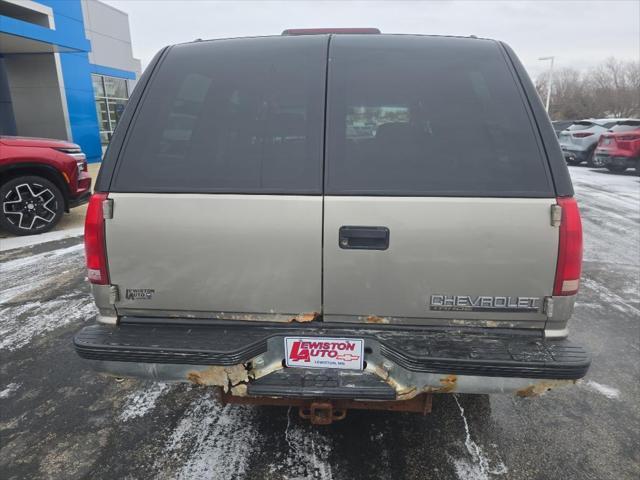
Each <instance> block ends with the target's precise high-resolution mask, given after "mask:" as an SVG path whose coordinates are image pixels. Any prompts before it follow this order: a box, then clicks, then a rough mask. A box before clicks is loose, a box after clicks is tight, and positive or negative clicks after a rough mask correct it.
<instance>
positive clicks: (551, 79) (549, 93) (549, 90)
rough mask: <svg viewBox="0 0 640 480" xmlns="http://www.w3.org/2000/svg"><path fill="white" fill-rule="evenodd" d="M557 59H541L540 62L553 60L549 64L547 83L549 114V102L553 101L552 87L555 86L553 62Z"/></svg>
mask: <svg viewBox="0 0 640 480" xmlns="http://www.w3.org/2000/svg"><path fill="white" fill-rule="evenodd" d="M555 58H556V57H540V58H539V59H538V60H551V63H550V64H549V80H548V81H547V102H546V104H545V108H546V109H547V114H549V102H550V101H551V85H552V84H553V61H554V59H555Z"/></svg>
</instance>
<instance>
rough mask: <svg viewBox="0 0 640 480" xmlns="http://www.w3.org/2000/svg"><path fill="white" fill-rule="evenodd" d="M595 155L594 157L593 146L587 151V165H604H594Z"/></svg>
mask: <svg viewBox="0 0 640 480" xmlns="http://www.w3.org/2000/svg"><path fill="white" fill-rule="evenodd" d="M595 157H596V149H595V148H594V149H593V150H591V151H590V152H589V153H587V167H590V168H602V167H604V165H596V164H595Z"/></svg>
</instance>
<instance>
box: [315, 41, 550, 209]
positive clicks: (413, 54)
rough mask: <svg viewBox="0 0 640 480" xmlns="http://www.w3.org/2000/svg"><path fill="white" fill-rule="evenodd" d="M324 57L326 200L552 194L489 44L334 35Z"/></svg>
mask: <svg viewBox="0 0 640 480" xmlns="http://www.w3.org/2000/svg"><path fill="white" fill-rule="evenodd" d="M330 57H331V60H330V67H329V71H330V73H329V110H328V127H327V128H328V143H327V185H326V192H327V193H329V194H364V195H366V194H371V195H376V194H378V195H379V194H382V195H384V194H389V195H466V196H503V195H506V196H508V195H525V196H526V195H531V196H552V195H553V191H552V188H551V186H550V182H549V178H548V175H547V170H546V167H545V164H544V160H543V157H542V155H541V152H540V149H539V147H538V141H537V137H536V135H535V133H534V130H533V126H532V122H531V120H530V119H529V117H528V113H527V110H526V109H525V106H524V101H523V99H522V97H521V93H520V91H519V87H518V85H517V84H516V81H515V80H514V77H513V76H512V74H511V72H510V70H509V68H508V66H507V64H506V61H505V58H504V56H503V54H502V52H501V51H500V49H499V46H498V45H497V44H496V43H494V42H490V41H483V40H466V39H451V38H433V37H431V38H428V37H413V36H369V37H364V36H348V37H347V36H337V37H334V38H333V39H332V40H331V47H330Z"/></svg>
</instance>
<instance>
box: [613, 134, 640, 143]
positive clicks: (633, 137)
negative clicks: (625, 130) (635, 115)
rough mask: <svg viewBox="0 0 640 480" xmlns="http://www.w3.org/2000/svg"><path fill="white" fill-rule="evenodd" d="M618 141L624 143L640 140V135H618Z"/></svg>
mask: <svg viewBox="0 0 640 480" xmlns="http://www.w3.org/2000/svg"><path fill="white" fill-rule="evenodd" d="M618 139H619V140H624V141H625V142H629V141H633V140H640V135H620V136H619V137H618Z"/></svg>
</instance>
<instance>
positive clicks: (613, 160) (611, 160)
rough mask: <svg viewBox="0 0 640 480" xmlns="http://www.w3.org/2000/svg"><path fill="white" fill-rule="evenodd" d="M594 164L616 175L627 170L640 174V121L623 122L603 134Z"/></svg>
mask: <svg viewBox="0 0 640 480" xmlns="http://www.w3.org/2000/svg"><path fill="white" fill-rule="evenodd" d="M593 163H594V164H595V166H597V167H605V168H607V169H608V170H609V171H611V172H615V173H622V172H624V171H625V170H626V169H627V168H635V170H636V173H638V172H640V120H625V121H622V122H620V123H619V124H617V125H614V126H613V127H611V130H609V131H608V132H606V133H604V134H602V136H601V137H600V140H599V141H598V146H597V147H596V152H595V158H594V162H593Z"/></svg>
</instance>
